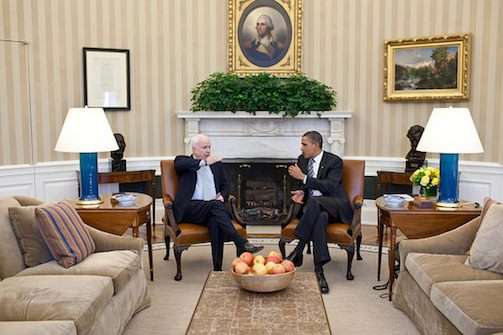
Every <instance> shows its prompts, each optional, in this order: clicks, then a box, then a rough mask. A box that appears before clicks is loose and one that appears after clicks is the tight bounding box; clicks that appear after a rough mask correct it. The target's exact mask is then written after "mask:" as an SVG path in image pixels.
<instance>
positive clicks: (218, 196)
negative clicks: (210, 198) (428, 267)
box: [215, 193, 224, 202]
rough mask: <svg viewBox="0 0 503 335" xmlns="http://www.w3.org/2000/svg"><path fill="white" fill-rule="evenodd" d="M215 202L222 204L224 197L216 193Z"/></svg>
mask: <svg viewBox="0 0 503 335" xmlns="http://www.w3.org/2000/svg"><path fill="white" fill-rule="evenodd" d="M215 200H218V201H221V202H224V197H223V196H222V195H221V194H220V193H218V194H217V197H216V198H215Z"/></svg>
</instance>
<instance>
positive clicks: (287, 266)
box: [281, 259, 295, 272]
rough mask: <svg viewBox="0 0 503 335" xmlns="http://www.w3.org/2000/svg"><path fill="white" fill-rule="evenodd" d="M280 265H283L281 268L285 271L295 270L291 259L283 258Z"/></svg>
mask: <svg viewBox="0 0 503 335" xmlns="http://www.w3.org/2000/svg"><path fill="white" fill-rule="evenodd" d="M281 265H283V268H285V271H286V272H292V271H293V270H295V265H293V263H292V261H289V260H288V259H285V260H284V261H283V262H282V263H281Z"/></svg>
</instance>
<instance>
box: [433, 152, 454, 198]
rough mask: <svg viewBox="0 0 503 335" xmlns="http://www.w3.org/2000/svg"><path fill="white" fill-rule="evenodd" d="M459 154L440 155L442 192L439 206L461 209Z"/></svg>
mask: <svg viewBox="0 0 503 335" xmlns="http://www.w3.org/2000/svg"><path fill="white" fill-rule="evenodd" d="M458 167H459V154H440V191H439V195H438V202H437V206H440V207H452V208H454V207H459V188H458V185H459V184H458Z"/></svg>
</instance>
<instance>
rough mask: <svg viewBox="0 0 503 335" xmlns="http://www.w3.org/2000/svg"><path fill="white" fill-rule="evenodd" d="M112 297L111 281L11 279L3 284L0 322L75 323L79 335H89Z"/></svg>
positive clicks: (64, 278)
mask: <svg viewBox="0 0 503 335" xmlns="http://www.w3.org/2000/svg"><path fill="white" fill-rule="evenodd" d="M112 295H113V284H112V280H111V279H110V278H108V277H99V276H22V277H11V278H7V279H5V280H4V281H2V282H1V283H0V301H2V305H1V306H0V320H5V321H42V320H73V321H74V322H75V326H76V328H77V332H78V334H79V335H87V334H89V332H90V331H91V330H92V327H93V325H94V320H95V319H96V317H97V316H98V315H100V313H102V311H103V310H104V308H105V306H106V305H107V304H108V303H109V302H110V299H112Z"/></svg>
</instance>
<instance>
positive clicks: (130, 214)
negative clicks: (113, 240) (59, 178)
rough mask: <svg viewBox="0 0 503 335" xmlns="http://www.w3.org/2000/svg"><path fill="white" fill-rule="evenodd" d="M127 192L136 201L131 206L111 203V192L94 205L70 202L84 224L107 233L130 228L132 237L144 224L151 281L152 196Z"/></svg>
mask: <svg viewBox="0 0 503 335" xmlns="http://www.w3.org/2000/svg"><path fill="white" fill-rule="evenodd" d="M129 193H131V194H134V195H135V196H136V201H135V204H134V205H133V206H128V207H122V206H119V204H116V203H112V201H111V198H112V194H110V193H105V194H103V195H102V200H103V203H101V204H99V205H96V206H81V205H77V203H76V201H75V200H70V202H71V203H72V204H73V206H74V207H75V209H76V210H77V212H78V213H79V215H80V217H81V218H82V220H83V221H84V222H85V223H86V224H88V225H90V226H91V227H93V228H96V229H99V230H101V231H104V232H107V233H111V234H115V235H123V234H124V233H125V232H126V231H127V230H128V228H131V229H132V230H133V237H138V236H139V234H138V228H139V227H140V226H141V225H143V224H146V225H147V246H148V261H149V265H150V280H152V281H153V280H154V268H153V257H152V219H151V213H150V208H151V205H152V197H150V196H149V195H147V194H143V193H133V192H129Z"/></svg>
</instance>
